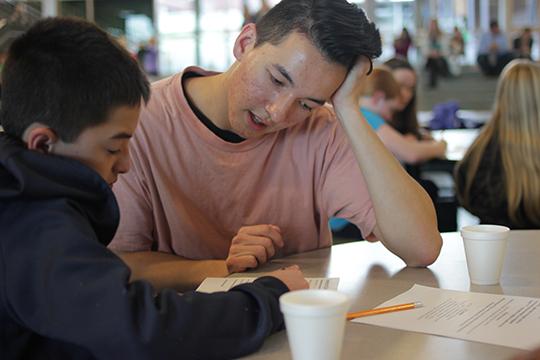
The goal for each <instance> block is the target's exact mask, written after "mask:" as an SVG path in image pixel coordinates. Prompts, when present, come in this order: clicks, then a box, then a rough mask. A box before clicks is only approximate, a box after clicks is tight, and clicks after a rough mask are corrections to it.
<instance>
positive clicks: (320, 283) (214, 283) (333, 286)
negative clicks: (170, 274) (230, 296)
mask: <svg viewBox="0 0 540 360" xmlns="http://www.w3.org/2000/svg"><path fill="white" fill-rule="evenodd" d="M255 279H256V278H254V277H238V278H215V277H214V278H212V277H210V278H206V279H204V281H203V282H202V283H201V285H199V287H198V288H197V291H199V292H205V293H213V292H216V291H227V290H229V289H230V288H232V287H234V286H236V285H240V284H245V283H250V282H253V281H255ZM306 280H307V282H308V283H309V288H310V289H330V290H337V287H338V284H339V278H306Z"/></svg>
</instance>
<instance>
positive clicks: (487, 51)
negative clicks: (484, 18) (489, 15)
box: [477, 20, 514, 76]
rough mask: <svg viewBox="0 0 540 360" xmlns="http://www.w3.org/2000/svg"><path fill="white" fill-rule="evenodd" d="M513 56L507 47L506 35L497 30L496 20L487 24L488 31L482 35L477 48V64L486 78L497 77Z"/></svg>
mask: <svg viewBox="0 0 540 360" xmlns="http://www.w3.org/2000/svg"><path fill="white" fill-rule="evenodd" d="M513 58H514V55H513V54H512V52H511V51H510V48H509V46H508V39H507V38H506V35H505V34H504V33H503V32H502V31H501V29H500V28H499V23H498V22H497V20H492V21H491V22H490V23H489V31H488V32H486V33H484V34H482V37H481V38H480V44H479V46H478V57H477V62H478V66H479V67H480V70H481V71H482V73H483V74H484V75H487V76H498V75H499V74H500V73H501V71H502V69H503V68H504V67H505V66H506V64H508V63H509V62H510V61H512V59H513Z"/></svg>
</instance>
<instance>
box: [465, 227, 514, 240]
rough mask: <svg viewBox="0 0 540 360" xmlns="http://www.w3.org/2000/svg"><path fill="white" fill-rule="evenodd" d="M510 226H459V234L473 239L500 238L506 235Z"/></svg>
mask: <svg viewBox="0 0 540 360" xmlns="http://www.w3.org/2000/svg"><path fill="white" fill-rule="evenodd" d="M509 232H510V228H509V227H507V226H503V225H493V224H478V225H469V226H464V227H462V228H461V230H460V233H461V236H462V237H463V238H464V239H465V238H467V239H473V240H502V239H505V238H506V237H508V234H509Z"/></svg>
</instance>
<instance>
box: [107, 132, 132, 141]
mask: <svg viewBox="0 0 540 360" xmlns="http://www.w3.org/2000/svg"><path fill="white" fill-rule="evenodd" d="M131 137H132V135H131V134H128V133H126V132H121V133H118V134H116V135H113V136H111V137H110V139H111V140H118V139H131Z"/></svg>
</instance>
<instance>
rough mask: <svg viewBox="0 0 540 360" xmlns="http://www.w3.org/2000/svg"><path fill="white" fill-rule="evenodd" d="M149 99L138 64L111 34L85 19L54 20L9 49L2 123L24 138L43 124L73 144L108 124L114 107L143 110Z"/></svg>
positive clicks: (4, 71)
mask: <svg viewBox="0 0 540 360" xmlns="http://www.w3.org/2000/svg"><path fill="white" fill-rule="evenodd" d="M149 96H150V87H149V83H148V80H147V79H146V77H145V75H144V74H143V72H142V71H141V69H140V67H139V64H138V63H137V61H136V60H135V59H134V58H133V57H132V56H131V55H130V54H129V53H128V52H127V51H126V50H125V49H124V48H122V46H121V45H120V44H118V42H116V41H115V40H114V39H113V38H112V37H111V36H110V35H108V34H107V33H106V32H105V31H103V30H101V29H100V28H98V27H97V26H96V25H94V24H92V23H89V22H87V21H84V20H81V19H76V18H48V19H44V20H41V21H39V22H38V23H36V24H35V25H34V26H32V27H31V28H30V29H29V30H28V31H27V32H26V33H24V34H23V35H21V36H20V37H19V38H17V39H16V40H15V41H14V42H13V44H12V45H11V47H10V48H9V51H8V55H7V59H6V62H5V64H4V67H3V69H2V106H1V110H0V123H1V124H2V126H3V127H4V130H5V131H6V132H7V133H8V134H10V135H12V136H16V137H19V138H22V136H23V133H24V131H25V130H26V129H27V128H28V126H29V125H31V124H32V123H34V122H39V123H42V124H44V125H47V126H49V127H50V128H52V129H53V130H54V131H55V132H56V133H57V135H58V136H59V137H60V139H61V140H62V141H65V142H72V141H74V140H76V139H77V137H78V136H79V135H80V133H81V132H82V131H83V130H84V129H86V128H88V127H92V126H96V125H99V124H101V123H103V122H105V121H106V119H107V117H108V115H109V112H110V111H111V110H112V109H113V108H114V107H116V106H122V105H127V106H137V105H139V104H140V103H141V98H142V99H144V101H145V102H148V99H149Z"/></svg>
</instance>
